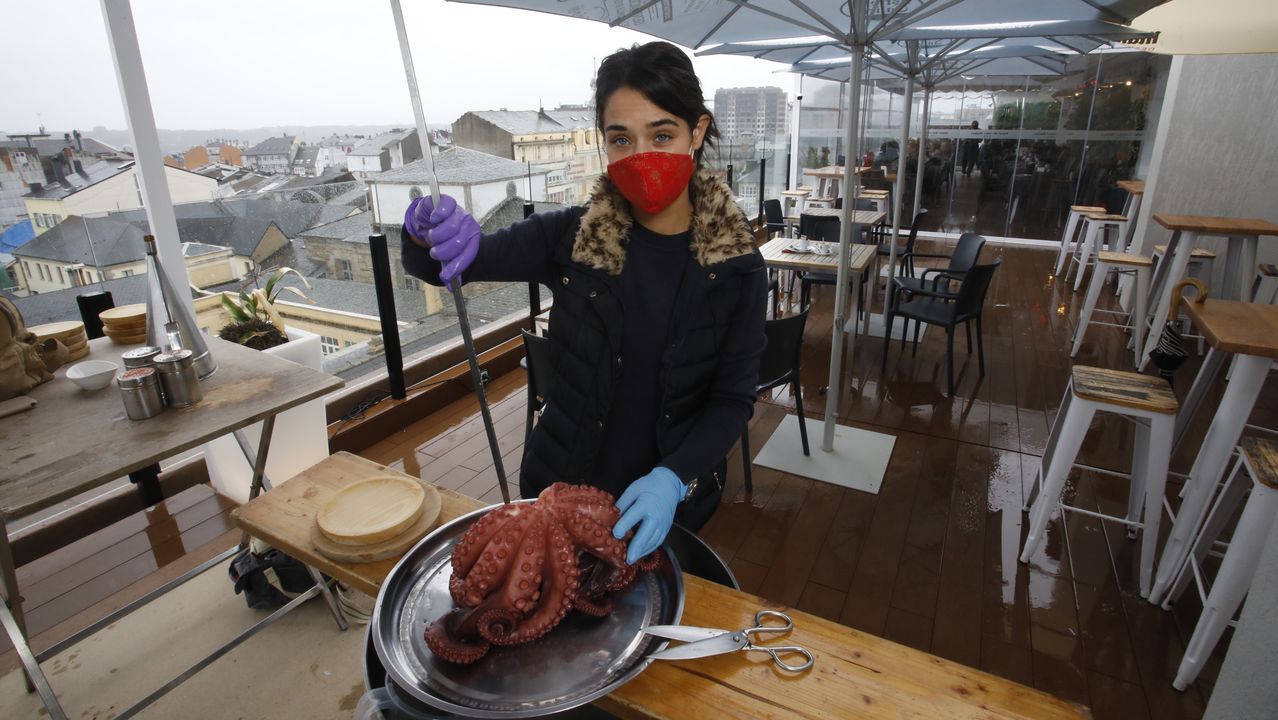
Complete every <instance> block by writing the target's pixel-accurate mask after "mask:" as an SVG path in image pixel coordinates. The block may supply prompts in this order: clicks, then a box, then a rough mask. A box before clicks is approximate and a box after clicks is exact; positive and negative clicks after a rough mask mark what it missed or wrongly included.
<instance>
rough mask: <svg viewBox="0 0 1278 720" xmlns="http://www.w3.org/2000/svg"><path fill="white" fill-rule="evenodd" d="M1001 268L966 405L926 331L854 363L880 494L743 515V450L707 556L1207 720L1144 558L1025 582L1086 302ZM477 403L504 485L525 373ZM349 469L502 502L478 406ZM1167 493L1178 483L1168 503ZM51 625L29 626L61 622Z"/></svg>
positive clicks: (1099, 432) (1116, 451) (851, 611)
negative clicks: (1031, 498)
mask: <svg viewBox="0 0 1278 720" xmlns="http://www.w3.org/2000/svg"><path fill="white" fill-rule="evenodd" d="M932 249H934V250H943V249H944V248H941V247H933V248H932ZM995 257H1001V258H1002V259H1003V266H1002V267H1001V268H1000V270H999V271H998V274H997V275H996V276H995V279H994V284H993V286H992V288H991V291H990V295H989V298H988V299H987V303H986V310H985V341H986V362H987V368H986V373H985V375H984V377H980V376H979V373H978V372H977V369H976V359H975V355H972V356H971V357H970V358H969V357H968V356H967V355H965V354H963V349H964V345H963V342H962V339H961V338H960V339H959V340H958V341H957V343H956V348H957V349H958V352H959V353H960V354H959V357H958V358H957V360H956V363H957V365H956V375H957V384H958V391H957V393H956V396H955V397H954V398H952V399H951V398H947V397H946V396H945V393H944V383H945V354H944V352H945V351H944V347H945V346H944V333H943V332H942V331H939V330H937V329H931V330H929V331H928V332H927V334H926V335H925V336H924V339H923V341H922V342H921V343H920V345H919V348H918V350H917V355H916V356H911V354H910V353H909V351H906V352H905V353H902V352H901V351H900V349H899V343H897V344H894V345H893V347H892V348H891V353H890V355H889V359H888V365H887V367H888V370H887V371H886V372H883V371H882V370H880V352H881V349H882V341H881V340H878V339H874V338H862V339H861V340H860V341H858V344H857V348H858V349H857V356H856V358H855V359H854V361H853V362H852V363H851V364H850V367H848V366H847V364H846V363H845V367H847V370H846V373H845V377H846V381H845V384H844V388H843V393H842V396H841V401H840V404H839V419H840V422H841V423H845V424H850V425H853V426H856V427H861V428H865V429H870V430H875V431H878V432H885V433H890V434H893V435H895V436H896V438H897V440H896V446H895V449H894V452H893V454H892V458H891V462H890V464H889V466H888V469H887V475H886V477H885V479H884V482H883V486H882V489H881V491H880V492H879V494H877V495H870V494H866V493H863V492H858V491H854V490H848V489H844V488H841V487H837V486H833V485H828V484H825V483H820V482H814V481H811V480H808V479H805V478H802V477H798V476H793V475H787V474H783V473H779V472H776V471H774V470H771V469H768V468H765V467H761V466H755V467H754V469H753V477H754V491H753V493H749V494H747V493H746V492H745V491H744V489H743V487H742V483H741V458H740V450H739V448H738V449H735V450H734V451H733V454H732V456H731V457H730V458H729V461H728V467H729V479H728V489H727V492H726V493H725V496H724V500H723V502H722V505H721V506H720V508H719V511H718V512H717V514H716V515H715V516H714V518H713V519H712V520H711V522H710V523H709V524H708V525H707V526H706V528H705V529H704V530H703V532H702V535H703V537H704V538H705V539H706V540H707V541H708V542H709V543H710V544H711V545H712V546H713V547H714V548H715V549H716V550H717V551H718V552H719V553H720V554H721V555H722V556H723V558H724V559H725V560H727V561H728V563H729V564H730V565H731V567H732V569H733V571H734V572H735V573H736V575H737V578H738V579H739V581H740V583H741V585H742V586H743V588H744V589H746V590H748V591H750V592H754V593H757V594H759V595H762V596H764V597H766V598H769V599H771V600H773V601H775V602H776V603H777V604H779V605H790V606H796V607H799V608H801V609H803V610H805V611H808V612H811V613H815V614H817V615H821V616H823V617H826V618H830V619H832V620H836V621H839V622H842V623H845V624H848V625H851V626H853V627H856V628H858V629H861V630H864V631H868V632H871V633H874V634H876V635H881V636H884V637H887V638H890V639H892V640H896V641H898V642H902V643H905V644H907V645H910V646H913V647H916V648H920V649H923V650H927V651H930V652H933V653H936V654H938V655H941V656H943V657H946V658H950V659H952V660H956V661H959V662H962V663H964V664H967V665H970V666H973V667H979V668H981V669H984V670H987V671H989V672H992V673H995V674H998V675H1002V676H1004V677H1007V678H1010V679H1013V680H1016V681H1019V682H1022V683H1025V684H1028V685H1032V686H1035V687H1038V688H1040V689H1043V690H1046V691H1048V692H1051V693H1053V694H1056V695H1058V696H1061V697H1064V698H1067V699H1069V700H1073V701H1076V702H1079V703H1082V704H1085V705H1088V706H1089V707H1091V708H1092V710H1093V713H1094V714H1095V716H1096V717H1097V718H1100V719H1105V718H1124V719H1137V718H1150V720H1162V719H1163V718H1168V719H1175V718H1199V717H1201V716H1202V714H1203V709H1204V706H1205V703H1206V700H1207V698H1208V697H1209V694H1210V691H1211V686H1212V679H1213V678H1214V676H1215V673H1216V671H1217V668H1218V667H1219V658H1220V656H1221V652H1220V651H1219V650H1218V652H1217V653H1216V656H1215V658H1214V659H1213V661H1212V662H1211V663H1209V665H1208V667H1207V669H1206V671H1205V672H1204V673H1203V675H1202V677H1201V678H1200V680H1199V681H1198V682H1197V683H1196V684H1195V685H1194V686H1192V687H1191V688H1190V689H1189V690H1188V691H1187V692H1184V693H1180V692H1177V691H1175V690H1173V689H1172V687H1171V680H1172V677H1173V676H1174V673H1175V668H1176V666H1177V664H1178V663H1179V661H1180V657H1181V655H1182V653H1183V651H1184V641H1185V640H1186V639H1187V637H1188V633H1189V631H1190V630H1191V629H1192V623H1193V622H1194V621H1195V620H1196V618H1197V612H1198V607H1197V602H1196V601H1190V600H1185V601H1182V602H1181V603H1180V604H1179V605H1178V607H1177V609H1176V611H1175V612H1171V613H1168V612H1164V611H1162V610H1160V609H1158V608H1156V607H1154V606H1152V605H1149V604H1148V603H1146V602H1145V601H1143V600H1141V599H1140V597H1139V595H1138V593H1137V591H1136V575H1135V550H1136V544H1135V543H1134V542H1131V541H1129V540H1128V539H1127V538H1126V537H1125V534H1124V532H1123V529H1122V528H1121V527H1119V526H1117V525H1115V524H1112V523H1108V522H1102V521H1099V520H1096V519H1093V518H1088V517H1084V516H1078V515H1074V516H1070V517H1069V518H1068V519H1067V520H1065V521H1060V520H1058V521H1056V523H1055V524H1054V526H1053V527H1052V528H1051V529H1050V532H1049V535H1048V538H1047V541H1046V542H1045V543H1044V545H1043V549H1042V550H1041V551H1040V552H1039V553H1038V555H1037V556H1036V557H1035V559H1034V561H1033V562H1032V563H1030V564H1029V565H1022V564H1020V563H1018V562H1017V561H1016V558H1017V555H1018V552H1019V546H1020V542H1021V538H1022V535H1023V526H1024V518H1025V516H1024V514H1023V513H1022V512H1021V509H1020V508H1021V506H1022V504H1023V502H1024V497H1025V492H1026V488H1027V487H1028V486H1029V482H1030V480H1031V479H1032V477H1033V476H1034V473H1035V472H1036V471H1037V469H1038V464H1039V456H1040V454H1041V453H1042V449H1043V445H1044V443H1045V441H1046V438H1047V432H1048V427H1049V424H1050V422H1051V421H1052V419H1053V417H1054V414H1055V410H1056V408H1057V407H1058V405H1059V403H1060V397H1061V393H1062V392H1063V390H1064V387H1065V382H1066V378H1067V374H1068V368H1069V366H1070V362H1071V361H1070V358H1069V357H1068V353H1067V349H1066V348H1067V341H1068V339H1069V338H1070V337H1071V335H1072V332H1073V329H1074V317H1075V316H1076V314H1077V310H1078V307H1079V306H1080V305H1081V302H1082V293H1081V292H1080V293H1078V294H1075V293H1073V292H1072V290H1070V289H1068V288H1063V287H1062V286H1061V284H1060V283H1058V282H1056V281H1055V280H1054V278H1052V276H1051V274H1050V266H1051V264H1052V261H1053V260H1054V253H1052V252H1048V251H1044V250H1037V249H1027V248H1019V247H987V248H986V249H985V251H984V254H983V256H982V258H983V261H989V260H990V259H993V258H995ZM832 295H833V293H832V289H831V288H828V287H826V288H820V287H819V288H818V289H817V291H816V293H815V295H814V299H813V303H814V309H813V314H812V316H811V317H810V319H809V323H808V331H807V333H806V335H805V342H804V352H803V360H802V362H803V383H802V384H803V392H804V397H805V406H806V408H807V410H808V414H809V419H810V422H809V430H810V432H812V434H813V437H814V438H816V437H819V418H820V414H821V412H822V410H823V408H824V398H823V397H822V396H821V395H820V388H821V387H822V386H823V385H825V383H826V375H827V372H828V364H827V363H828V355H829V342H830V337H831V334H832V331H831V305H832ZM1123 344H1124V341H1123V339H1122V336H1121V335H1120V334H1119V332H1118V331H1117V330H1114V329H1108V328H1099V327H1098V328H1095V329H1093V330H1092V331H1091V332H1089V334H1088V342H1087V343H1086V344H1085V345H1084V348H1083V351H1082V352H1081V353H1080V355H1079V357H1078V358H1077V360H1076V361H1077V362H1080V363H1086V364H1092V365H1100V366H1103V367H1113V368H1118V369H1125V368H1126V367H1127V366H1128V364H1129V362H1130V361H1129V357H1130V356H1129V355H1128V354H1127V352H1126V351H1125V350H1124V349H1123V347H1122V346H1123ZM1198 364H1199V360H1198V359H1197V358H1191V360H1190V362H1189V363H1187V365H1186V366H1185V367H1184V368H1182V369H1181V371H1180V372H1179V373H1178V376H1177V388H1178V391H1179V392H1180V394H1182V395H1183V393H1184V391H1185V390H1186V389H1187V388H1188V386H1189V383H1190V381H1191V380H1192V377H1193V373H1194V372H1195V371H1196V369H1197V366H1198ZM1218 394H1219V388H1217V389H1216V390H1215V391H1214V393H1213V396H1212V397H1209V399H1208V401H1207V403H1206V404H1205V407H1207V408H1214V407H1215V401H1216V398H1217V396H1218ZM489 397H490V400H491V403H492V414H493V418H494V420H495V423H496V430H497V435H498V439H499V446H500V450H501V453H502V457H503V464H504V466H505V468H506V472H507V473H508V475H509V476H510V477H512V478H515V477H517V476H518V467H519V462H520V456H521V453H522V449H523V440H524V428H525V413H526V407H527V406H526V402H525V379H524V376H523V373H522V372H515V373H509V374H507V375H504V376H501V377H499V378H497V379H496V380H495V381H494V382H493V383H492V384H491V385H490V386H489ZM1257 407H1258V410H1257V411H1256V413H1255V414H1254V416H1253V422H1256V423H1258V424H1261V425H1265V426H1269V427H1274V426H1278V417H1275V414H1276V413H1275V412H1274V411H1273V410H1268V409H1262V408H1278V391H1276V390H1275V388H1274V386H1273V384H1272V383H1271V384H1270V385H1269V386H1268V387H1266V394H1265V395H1264V396H1263V397H1262V399H1261V401H1260V402H1259V403H1258V404H1257ZM787 413H793V399H792V398H791V397H790V393H789V391H788V390H785V389H781V390H777V391H774V393H772V394H771V395H770V396H768V397H766V398H762V399H761V402H760V403H759V404H758V405H757V406H756V411H755V417H754V419H753V420H752V421H751V425H750V433H751V443H750V446H751V448H752V449H753V450H754V451H755V452H757V451H758V449H759V448H761V447H763V445H764V443H765V442H766V441H767V439H768V437H770V436H771V434H772V432H773V431H774V430H775V429H776V427H777V425H778V424H779V423H780V421H781V420H782V418H783V417H784V416H785V415H786V414H787ZM1202 414H1203V415H1209V411H1205V412H1204V413H1202ZM1207 419H1208V418H1206V417H1200V418H1199V420H1198V422H1197V424H1196V428H1195V430H1194V431H1191V433H1190V438H1189V441H1188V442H1187V443H1186V446H1185V447H1182V448H1179V449H1178V451H1177V457H1176V460H1175V462H1174V464H1173V469H1174V470H1179V471H1181V472H1183V471H1185V470H1187V469H1188V466H1189V464H1190V463H1191V462H1192V459H1193V453H1194V452H1195V451H1196V449H1197V445H1198V443H1199V442H1200V440H1201V437H1202V434H1203V431H1204V429H1205V426H1206V421H1207ZM1130 448H1131V433H1130V430H1129V429H1128V427H1127V426H1126V424H1125V423H1123V422H1121V421H1112V422H1105V421H1098V422H1097V423H1096V424H1095V425H1094V426H1093V430H1092V433H1091V434H1090V435H1089V437H1088V440H1087V442H1086V443H1085V445H1084V448H1083V455H1084V457H1083V458H1082V461H1084V462H1088V463H1090V464H1093V465H1097V466H1100V467H1108V468H1112V469H1118V470H1123V469H1126V467H1125V466H1126V464H1127V462H1128V459H1127V453H1129V452H1130ZM361 454H363V455H364V456H366V457H368V458H370V459H373V460H376V461H378V462H383V463H387V464H390V465H393V466H395V467H398V468H400V469H402V470H404V471H405V472H408V473H411V474H414V475H417V476H419V477H422V478H424V479H426V480H429V481H431V482H435V483H438V484H441V485H444V486H447V487H449V488H452V489H455V490H459V491H461V492H463V493H465V494H468V495H471V496H473V497H478V498H481V499H485V500H489V501H493V502H496V501H499V500H500V494H499V491H498V488H497V475H496V472H495V470H494V468H493V462H492V456H491V454H490V452H489V449H488V446H487V442H486V440H485V438H484V433H483V428H482V424H481V422H480V420H479V418H478V413H477V410H476V406H475V403H474V401H473V399H465V400H461V401H458V402H456V403H454V404H452V405H450V406H448V407H447V408H445V409H443V410H441V411H439V412H437V413H435V414H434V415H432V416H430V417H428V418H425V419H423V420H421V421H419V422H417V423H415V424H413V425H411V426H408V427H406V428H404V429H403V430H401V431H399V432H398V433H395V434H394V435H392V436H390V437H387V438H385V439H384V440H382V441H381V442H379V443H378V444H376V445H374V446H372V447H370V448H367V449H366V450H365V451H363V452H362V453H361ZM515 485H516V486H517V483H516V484H515ZM1178 489H1179V484H1178V483H1176V482H1173V483H1171V484H1170V486H1169V494H1171V495H1174V494H1175V492H1176V491H1178ZM1069 492H1070V493H1071V494H1072V496H1073V499H1072V502H1073V504H1075V505H1079V506H1083V507H1089V508H1099V509H1102V510H1105V511H1109V512H1114V511H1116V510H1118V509H1120V508H1121V507H1122V505H1123V504H1124V503H1125V501H1126V484H1125V482H1123V481H1121V480H1116V479H1113V478H1106V477H1103V476H1099V475H1095V474H1092V473H1078V472H1076V473H1075V475H1074V477H1073V481H1072V482H1071V485H1070V488H1069ZM179 504H180V505H182V507H183V508H189V509H176V510H174V511H173V512H174V514H175V518H179V520H178V526H179V527H180V528H181V529H179V530H178V534H179V535H182V534H183V533H191V532H192V531H190V530H186V529H185V525H186V523H185V522H184V521H182V520H180V518H181V516H182V515H183V514H185V515H190V516H191V517H192V522H194V520H195V516H196V515H198V516H200V518H201V519H200V521H199V523H198V524H196V525H195V527H199V526H200V525H203V527H204V528H207V529H208V531H209V532H212V531H213V530H218V531H219V532H221V531H224V530H225V529H226V525H225V524H224V523H223V522H221V521H219V520H215V519H214V518H219V519H221V518H224V517H225V512H226V511H225V508H222V507H221V506H220V505H218V503H217V502H216V501H213V500H210V499H207V498H202V497H201V498H196V497H194V496H192V497H190V498H188V499H186V500H184V501H182V503H175V508H177V507H178V505H179ZM1120 514H1121V511H1120ZM215 526H216V527H215ZM142 532H143V533H144V534H145V531H142ZM196 532H198V531H196ZM192 537H193V536H192ZM169 538H170V539H169V540H167V542H169V544H170V545H171V544H172V543H173V540H172V539H171V535H170V536H169ZM183 542H186V544H185V547H186V548H194V547H195V546H194V545H192V544H191V541H189V540H187V541H183ZM91 544H92V543H88V544H86V548H87V547H88V545H91ZM100 545H101V543H99V547H100ZM85 552H86V553H87V552H88V551H87V550H86V551H85ZM95 552H100V549H99V550H95ZM188 552H189V550H188ZM149 555H150V557H152V558H153V559H155V560H157V561H158V560H159V558H160V556H159V555H156V554H154V553H150V554H149ZM135 556H136V554H135ZM134 562H135V563H136V564H138V566H139V567H141V565H145V564H147V563H146V562H144V561H141V560H135V561H134ZM37 570H39V572H38V573H37V572H36V571H37ZM28 572H31V573H33V575H32V576H31V579H32V580H33V581H37V582H35V583H34V586H32V587H31V588H30V594H28V600H29V602H30V600H31V599H33V597H39V598H44V600H43V602H44V603H45V604H47V603H48V602H51V601H54V600H56V598H58V597H59V593H57V592H53V590H55V588H52V587H50V588H48V589H43V588H40V587H39V585H40V583H39V582H38V579H39V578H37V577H36V575H39V576H40V577H45V576H47V577H51V578H53V577H56V578H59V579H58V580H57V581H58V582H63V583H64V584H66V583H65V580H66V577H67V576H66V575H65V574H63V575H58V574H57V573H56V572H55V571H54V570H49V569H45V570H40V569H39V568H36V569H32V570H28ZM120 572H123V571H120ZM111 582H113V583H114V582H118V580H117V579H116V578H115V577H114V576H113V577H112V579H111ZM90 588H91V584H90V585H85V586H82V587H80V588H78V589H70V588H63V589H62V594H63V595H70V594H73V593H75V592H78V593H80V594H82V595H85V596H86V597H88V596H91V595H92V594H93V593H92V591H91V590H90ZM99 592H100V591H99ZM46 596H47V597H46ZM98 597H99V598H100V597H102V596H101V594H99V595H98ZM63 602H64V603H66V602H67V601H63ZM86 602H87V601H81V604H85V603H86ZM90 604H91V603H90ZM71 605H74V603H72V604H71ZM85 606H86V607H87V604H86V605H85ZM68 607H70V605H68ZM32 610H33V608H32V607H31V606H28V611H29V612H31V611H32ZM52 610H53V608H50V610H49V611H48V612H47V614H48V615H49V617H48V618H47V619H45V620H43V621H42V623H41V624H52V622H53V621H55V620H58V619H61V618H62V617H65V615H62V616H56V615H57V614H56V613H54V612H52ZM34 614H35V616H36V618H40V614H39V612H36V613H34ZM55 616H56V617H55ZM1226 637H1228V636H1226ZM1222 647H1223V645H1222Z"/></svg>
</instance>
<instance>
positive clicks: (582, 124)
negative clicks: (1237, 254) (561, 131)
mask: <svg viewBox="0 0 1278 720" xmlns="http://www.w3.org/2000/svg"><path fill="white" fill-rule="evenodd" d="M546 114H547V115H549V116H550V117H552V118H554V120H555V122H557V123H559V124H560V125H563V126H564V127H565V128H569V129H573V128H592V127H594V126H595V111H594V110H547V111H546Z"/></svg>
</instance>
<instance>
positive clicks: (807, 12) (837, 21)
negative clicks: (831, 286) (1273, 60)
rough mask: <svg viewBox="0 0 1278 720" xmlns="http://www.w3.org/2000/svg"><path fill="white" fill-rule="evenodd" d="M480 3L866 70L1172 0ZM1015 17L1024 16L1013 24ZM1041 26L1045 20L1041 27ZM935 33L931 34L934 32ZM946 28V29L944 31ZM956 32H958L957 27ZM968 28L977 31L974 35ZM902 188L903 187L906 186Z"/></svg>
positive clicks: (1100, 25) (828, 414)
mask: <svg viewBox="0 0 1278 720" xmlns="http://www.w3.org/2000/svg"><path fill="white" fill-rule="evenodd" d="M453 1H454V2H465V3H469V4H475V5H492V6H498V7H508V8H517V9H523V10H534V11H537V12H544V13H549V14H552V15H562V16H566V17H576V18H582V19H586V20H593V21H596V22H602V23H607V24H608V25H610V26H614V27H615V26H621V27H626V28H629V29H631V30H637V31H639V32H641V33H645V34H648V35H652V36H654V37H658V38H662V39H664V40H669V41H671V42H674V43H678V44H680V45H683V46H685V47H690V48H698V47H701V46H702V45H706V44H709V43H727V42H744V41H749V40H778V39H785V38H804V37H810V36H813V35H819V36H823V37H827V38H830V39H832V40H836V41H838V42H840V43H843V45H845V46H846V50H847V52H848V57H849V75H850V76H851V77H856V78H859V77H861V73H862V64H863V63H862V61H863V59H864V55H865V53H866V51H867V49H868V48H870V47H871V46H872V45H873V44H874V43H877V42H882V41H884V40H889V39H907V38H906V37H905V35H904V33H906V32H907V31H908V32H914V31H915V30H914V29H915V28H919V29H920V30H919V31H920V32H923V33H924V34H925V35H928V37H926V38H908V39H933V38H938V37H939V38H962V37H982V38H995V37H1005V36H1014V35H1022V36H1024V35H1040V34H1043V32H1044V30H1043V28H1046V27H1048V26H1051V28H1052V29H1053V30H1059V31H1060V33H1062V34H1064V33H1068V34H1071V35H1083V36H1086V35H1089V34H1097V33H1103V31H1104V30H1105V29H1107V28H1108V29H1113V28H1115V27H1117V25H1116V23H1127V22H1130V21H1131V19H1132V18H1133V17H1135V16H1136V15H1139V14H1140V13H1142V12H1145V11H1146V10H1148V9H1149V8H1152V7H1155V6H1157V5H1160V4H1162V2H1164V1H1165V0H1039V1H1038V2H1033V3H1030V2H1019V3H1008V2H1006V1H1005V0H899V2H885V1H883V0H723V1H722V2H716V3H709V2H705V0H638V2H635V3H620V2H615V3H589V4H588V3H567V2H563V1H562V0H453ZM1009 20H1016V21H1018V22H1016V23H1010V22H1008V21H1009ZM1032 28H1039V29H1038V30H1035V29H1032ZM929 33H930V34H929ZM938 33H939V34H938ZM947 33H948V34H947ZM964 33H974V34H969V35H965V34H964ZM850 88H851V92H850V93H849V95H850V98H849V103H848V110H849V117H850V120H849V122H848V123H847V128H846V134H847V137H846V146H847V147H848V148H852V147H855V145H854V141H855V140H856V137H857V121H858V119H859V116H860V102H861V93H860V83H859V82H858V83H851V85H850ZM853 180H854V178H853V174H852V173H844V176H843V182H844V190H843V197H845V198H848V202H844V203H843V217H842V223H841V226H842V232H841V233H840V248H841V252H840V258H842V260H841V261H840V263H839V269H838V274H837V276H836V283H837V284H836V285H835V288H836V290H835V315H834V330H835V334H834V337H836V338H837V337H840V333H842V332H843V326H844V321H845V318H844V305H845V303H846V302H847V265H846V258H847V253H848V246H849V245H850V244H851V236H852V211H853V207H854V206H855V203H854V202H852V199H853V198H854V193H855V190H856V187H857V183H854V182H853ZM898 196H899V193H898ZM840 350H841V349H840V347H839V344H838V343H837V342H831V343H830V382H829V387H830V392H829V393H828V395H827V397H826V406H825V432H824V437H823V441H822V443H821V447H822V450H825V451H826V452H830V451H832V450H833V449H834V429H835V415H836V412H837V409H838V395H839V393H837V392H835V389H836V388H841V387H842V382H841V380H840V375H841V374H842V367H841V365H842V353H841V352H840Z"/></svg>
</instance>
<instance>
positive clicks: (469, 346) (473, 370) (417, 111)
mask: <svg viewBox="0 0 1278 720" xmlns="http://www.w3.org/2000/svg"><path fill="white" fill-rule="evenodd" d="M390 5H391V15H393V16H394V18H395V34H396V35H397V36H398V38H399V52H400V55H402V56H403V58H404V77H405V79H406V80H407V81H408V95H409V97H410V98H411V99H412V101H413V119H414V120H415V121H416V122H417V137H418V140H419V141H420V142H421V146H422V158H423V159H424V160H425V161H426V170H427V173H428V174H429V175H430V197H431V201H432V202H434V204H435V207H439V178H438V177H436V176H435V157H434V155H433V154H432V152H431V147H430V145H431V143H430V133H428V132H426V115H425V113H424V112H423V111H422V98H421V95H420V93H418V91H417V73H416V71H415V70H414V69H413V52H412V49H411V48H409V46H408V30H407V29H406V28H405V27H404V10H403V8H401V7H400V4H399V0H390ZM379 219H380V218H379ZM454 280H456V282H450V283H449V284H448V286H449V287H448V289H449V290H451V291H452V293H453V304H454V305H456V306H457V324H458V325H459V326H460V327H461V336H462V343H463V344H464V345H465V346H466V359H467V360H468V361H469V363H470V379H471V383H472V384H473V385H474V386H475V397H476V398H477V399H478V400H479V412H480V414H481V415H482V416H483V418H484V432H485V433H486V434H487V435H488V448H489V450H491V451H492V454H493V468H494V469H495V470H496V471H497V484H498V486H500V487H501V499H502V500H503V501H504V502H510V488H509V487H508V486H507V483H506V469H505V468H504V467H503V466H502V462H501V450H500V449H498V446H497V432H496V431H495V430H494V429H493V416H492V413H490V412H489V411H488V398H487V397H485V395H484V382H483V373H482V371H480V369H479V355H478V354H477V353H476V351H475V340H474V338H472V337H471V334H470V318H469V316H467V314H466V298H464V297H462V283H461V278H460V277H458V278H454Z"/></svg>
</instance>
